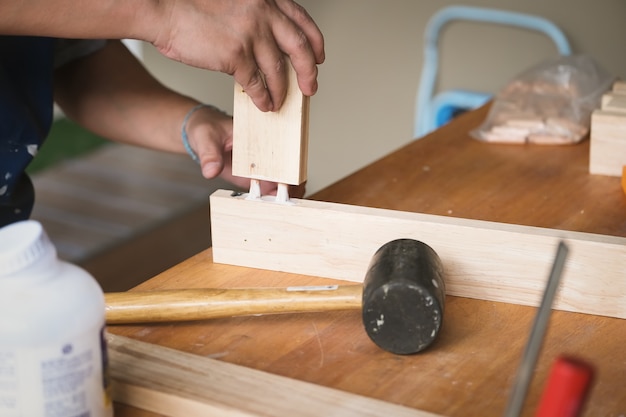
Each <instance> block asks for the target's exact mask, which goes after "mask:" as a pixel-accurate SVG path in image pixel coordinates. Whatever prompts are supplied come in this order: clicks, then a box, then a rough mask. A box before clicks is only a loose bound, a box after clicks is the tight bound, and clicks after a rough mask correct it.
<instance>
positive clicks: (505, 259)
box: [210, 190, 626, 318]
mask: <svg viewBox="0 0 626 417" xmlns="http://www.w3.org/2000/svg"><path fill="white" fill-rule="evenodd" d="M210 207H211V224H212V239H213V255H214V261H215V262H218V263H226V264H232V265H240V266H247V267H253V268H261V269H270V270H278V271H285V272H292V273H298V274H304V275H313V276H320V277H327V278H335V279H343V280H348V281H355V282H360V281H362V280H363V277H364V276H365V272H366V270H367V267H368V264H369V261H370V259H371V257H372V255H373V254H374V252H375V251H376V250H377V249H378V248H379V247H380V246H382V245H383V244H384V243H386V242H388V241H390V240H393V239H397V238H413V239H417V240H421V241H423V242H424V243H426V244H428V245H430V246H431V247H432V248H433V249H434V250H435V251H436V252H437V253H438V254H439V256H440V258H441V259H442V262H443V264H444V268H445V271H446V289H447V293H448V294H450V295H457V296H462V297H470V298H478V299H484V300H493V301H502V302H507V303H514V304H522V305H532V306H536V305H538V304H539V302H540V299H541V294H542V291H543V289H544V287H545V281H546V279H547V276H548V273H549V271H550V267H551V264H552V261H553V258H554V254H555V250H556V245H557V243H558V241H559V240H561V239H563V240H565V241H566V242H567V243H568V245H569V247H570V257H569V260H568V262H567V265H566V268H565V274H564V277H563V281H562V286H561V289H560V292H559V295H558V297H557V299H556V301H555V308H557V309H560V310H566V311H574V312H582V313H590V314H597V315H605V316H613V317H620V318H626V282H625V281H624V271H626V239H625V238H620V237H612V236H604V235H596V234H590V233H580V232H570V231H563V230H555V229H545V228H537V227H529V226H518V225H511V224H503V223H493V222H485V221H477V220H467V219H460V218H453V217H445V216H435V215H426V214H419V213H409V212H402V211H393V210H383V209H373V208H367V207H361V206H351V205H343V204H335V203H325V202H319V201H308V200H298V199H292V200H291V205H287V204H280V203H273V202H270V201H263V200H258V201H251V200H246V199H245V194H244V195H241V196H234V195H232V193H231V192H230V191H225V190H219V191H216V192H215V193H214V194H213V195H211V199H210Z"/></svg>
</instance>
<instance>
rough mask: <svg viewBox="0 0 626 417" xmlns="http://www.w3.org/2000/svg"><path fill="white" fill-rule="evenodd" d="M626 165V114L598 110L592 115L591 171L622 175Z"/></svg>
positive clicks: (615, 175)
mask: <svg viewBox="0 0 626 417" xmlns="http://www.w3.org/2000/svg"><path fill="white" fill-rule="evenodd" d="M624 165H626V114H622V113H615V112H608V111H604V110H596V111H594V112H593V113H592V115H591V143H590V149H589V172H590V173H591V174H600V175H610V176H614V177H620V176H621V175H622V167H623V166H624Z"/></svg>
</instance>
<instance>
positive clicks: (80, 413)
mask: <svg viewBox="0 0 626 417" xmlns="http://www.w3.org/2000/svg"><path fill="white" fill-rule="evenodd" d="M104 314H105V308H104V295H103V293H102V289H101V288H100V286H99V285H98V283H97V282H96V281H95V279H94V278H93V277H92V276H91V275H89V274H88V273H87V272H86V271H84V270H83V269H81V268H79V267H77V266H75V265H72V264H70V263H67V262H64V261H62V260H60V259H58V258H57V253H56V249H55V247H54V245H53V244H52V242H51V241H50V240H49V239H48V236H47V234H46V232H45V231H44V229H43V228H42V226H41V224H40V223H38V222H36V221H32V220H28V221H22V222H18V223H14V224H11V225H8V226H5V227H2V228H0V416H1V417H111V416H113V407H112V404H111V398H110V395H109V383H108V375H107V369H108V367H107V354H106V342H105V339H104V325H105V319H104Z"/></svg>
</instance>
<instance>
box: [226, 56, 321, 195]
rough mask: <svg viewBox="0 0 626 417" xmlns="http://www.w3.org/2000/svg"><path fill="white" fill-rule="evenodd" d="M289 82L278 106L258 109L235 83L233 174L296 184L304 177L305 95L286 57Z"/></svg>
mask: <svg viewBox="0 0 626 417" xmlns="http://www.w3.org/2000/svg"><path fill="white" fill-rule="evenodd" d="M287 67H288V78H289V84H288V89H287V96H286V98H285V101H284V103H283V105H282V107H281V108H280V109H279V110H278V111H275V112H265V113H264V112H262V111H260V110H259V109H258V108H257V107H256V106H255V105H254V103H253V102H252V100H251V99H250V97H249V96H248V95H247V94H246V92H245V91H244V90H243V88H242V87H241V85H239V84H237V83H235V96H234V104H233V175H236V176H240V177H246V178H252V179H256V180H263V181H272V182H277V183H282V184H290V185H300V184H302V183H303V182H305V181H306V179H307V157H308V131H309V97H307V96H305V95H303V94H302V92H301V91H300V89H299V87H298V82H297V79H296V73H295V71H294V69H293V67H292V66H291V63H290V62H289V61H287Z"/></svg>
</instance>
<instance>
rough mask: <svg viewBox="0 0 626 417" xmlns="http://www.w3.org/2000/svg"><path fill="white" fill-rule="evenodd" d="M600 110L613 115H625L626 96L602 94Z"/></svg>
mask: <svg viewBox="0 0 626 417" xmlns="http://www.w3.org/2000/svg"><path fill="white" fill-rule="evenodd" d="M602 110H604V111H611V112H615V113H626V94H624V93H622V94H616V93H607V94H604V95H603V96H602Z"/></svg>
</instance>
